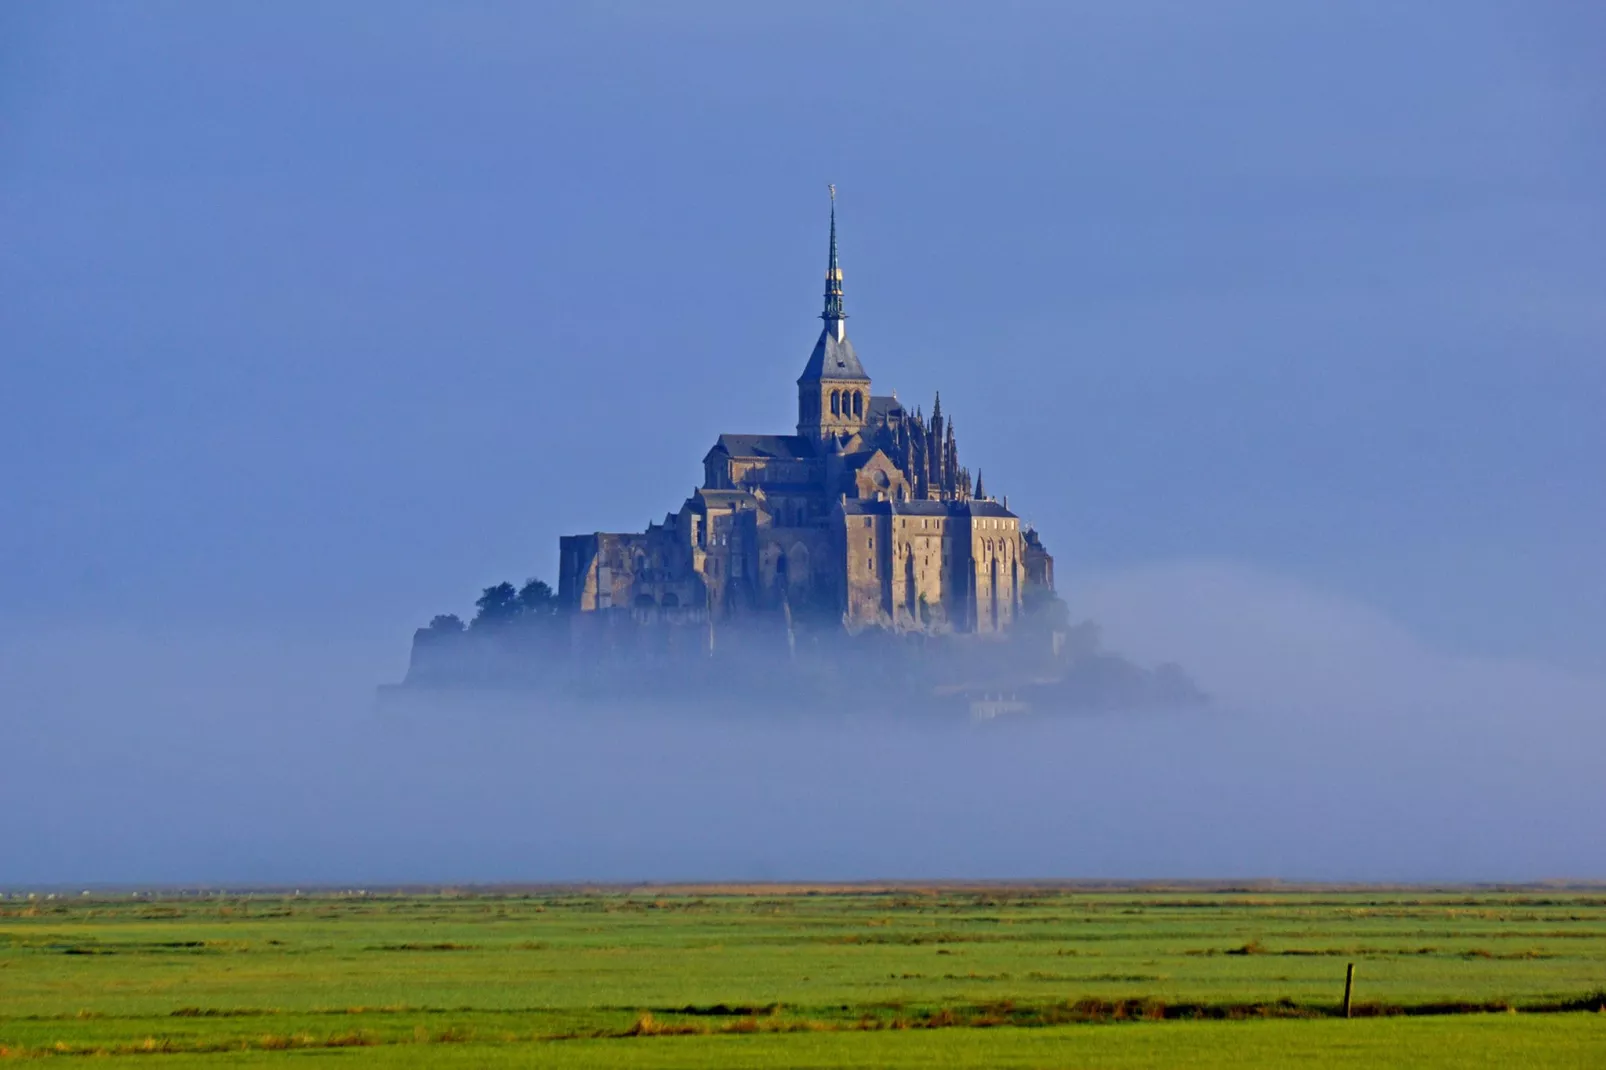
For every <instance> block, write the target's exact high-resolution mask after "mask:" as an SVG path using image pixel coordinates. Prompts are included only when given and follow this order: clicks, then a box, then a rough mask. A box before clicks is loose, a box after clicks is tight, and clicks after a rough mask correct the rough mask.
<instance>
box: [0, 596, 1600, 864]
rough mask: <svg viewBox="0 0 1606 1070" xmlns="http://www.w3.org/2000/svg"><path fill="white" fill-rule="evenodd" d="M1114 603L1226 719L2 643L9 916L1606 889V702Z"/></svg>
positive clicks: (2, 814)
mask: <svg viewBox="0 0 1606 1070" xmlns="http://www.w3.org/2000/svg"><path fill="white" fill-rule="evenodd" d="M1086 590H1087V599H1088V601H1089V603H1090V607H1089V609H1090V612H1092V614H1093V615H1094V616H1096V617H1099V618H1100V619H1101V620H1102V621H1103V622H1104V623H1105V625H1106V627H1107V629H1108V631H1109V634H1110V635H1111V638H1112V641H1113V642H1114V643H1115V644H1117V645H1119V646H1120V648H1122V649H1130V650H1132V651H1133V652H1134V653H1137V654H1139V655H1141V656H1144V657H1151V656H1152V657H1156V658H1160V657H1166V658H1169V657H1175V658H1176V659H1177V660H1180V661H1182V662H1183V663H1184V664H1185V665H1186V666H1187V667H1188V669H1189V670H1190V671H1192V672H1193V673H1194V674H1195V675H1196V676H1197V678H1198V679H1199V682H1200V683H1201V684H1202V685H1203V686H1204V687H1205V688H1206V690H1208V691H1210V692H1211V693H1212V694H1214V695H1215V696H1216V699H1217V701H1216V703H1215V704H1214V706H1212V707H1211V708H1209V709H1206V710H1203V711H1200V710H1192V711H1186V712H1178V713H1152V714H1082V715H1072V716H1051V715H1045V714H1033V715H1030V716H1026V717H1023V718H1020V719H1016V720H1001V721H997V722H992V723H986V724H971V723H967V722H964V721H960V720H953V719H947V720H940V721H933V722H931V723H929V724H925V723H920V722H913V721H911V720H910V719H908V718H907V717H903V718H898V719H896V720H889V719H886V718H884V717H882V716H879V715H878V714H877V713H876V711H875V710H873V709H859V708H856V707H855V706H854V705H853V702H852V698H851V696H848V695H845V696H844V700H843V706H842V707H841V708H838V709H836V710H833V711H830V712H829V713H826V714H823V715H822V716H821V717H820V718H818V719H817V720H814V719H801V718H797V717H777V716H773V715H771V714H770V713H769V712H767V711H768V704H767V703H766V702H765V701H764V696H762V695H754V696H749V695H746V694H734V695H732V696H731V701H730V703H728V704H727V705H725V706H723V707H721V708H717V709H710V710H708V711H706V712H701V713H697V714H691V715H676V716H674V717H666V716H653V715H651V714H646V715H643V714H642V713H640V712H639V711H636V712H630V713H626V712H623V711H619V710H613V709H564V710H545V711H537V710H530V709H528V708H525V707H523V706H521V705H520V704H519V703H517V702H514V701H491V700H483V701H469V700H444V701H443V702H441V703H440V704H438V705H435V706H429V707H425V706H409V707H407V708H403V709H390V710H383V711H382V710H380V709H378V708H376V704H375V703H374V700H373V692H372V685H373V684H374V683H376V682H379V681H382V680H385V679H394V678H395V676H396V664H397V660H398V653H397V651H396V650H395V649H392V648H391V647H390V645H389V644H388V643H384V644H381V643H378V642H375V643H373V644H369V645H363V646H358V645H355V644H347V645H341V644H338V643H333V644H331V643H314V642H297V641H286V640H261V639H256V638H252V637H244V636H242V637H229V638H227V639H222V640H218V639H202V638H197V637H195V636H188V635H182V634H170V635H158V636H151V635H146V636H132V635H130V634H128V633H123V632H106V631H100V632H97V631H90V630H84V629H57V630H49V631H45V632H39V631H29V632H22V631H19V630H16V629H8V630H7V631H6V632H5V633H4V634H3V637H0V638H3V646H0V700H3V703H0V710H3V713H0V717H3V719H4V720H3V724H0V728H3V733H4V734H3V740H4V743H3V747H4V761H3V764H0V770H3V774H0V826H3V827H0V841H3V843H4V851H3V852H0V887H11V888H18V887H21V886H26V885H29V884H42V883H105V882H152V883H157V882H160V883H170V882H212V883H296V882H305V883H364V882H373V883H380V882H450V881H502V880H508V881H513V880H567V879H606V880H635V879H651V880H680V879H722V878H732V879H852V878H877V877H899V878H912V879H917V878H944V877H950V878H966V877H973V878H984V877H986V878H1007V877H1087V878H1120V877H1157V878H1158V877H1176V878H1183V877H1234V876H1237V877H1251V876H1276V877H1286V878H1310V879H1333V880H1525V879H1538V878H1548V877H1573V878H1599V877H1606V821H1602V820H1601V818H1600V815H1601V814H1602V813H1606V777H1602V775H1601V774H1600V772H1599V768H1598V767H1599V756H1600V754H1601V753H1603V744H1606V684H1603V682H1602V681H1600V680H1598V679H1595V678H1592V677H1587V676H1577V675H1569V674H1566V673H1562V672H1559V671H1555V670H1551V669H1548V668H1545V667H1543V666H1537V665H1531V664H1504V663H1492V662H1483V661H1466V660H1463V659H1456V658H1452V657H1448V656H1445V655H1441V654H1438V653H1435V652H1432V651H1429V650H1425V649H1423V648H1422V647H1421V646H1420V644H1417V643H1416V642H1415V641H1413V640H1411V638H1410V637H1409V636H1406V635H1404V634H1403V633H1401V632H1400V631H1399V629H1397V628H1395V627H1394V626H1393V625H1392V624H1390V623H1389V622H1387V621H1386V620H1383V619H1382V618H1380V617H1377V616H1376V615H1375V614H1372V613H1370V612H1369V611H1367V610H1365V609H1364V607H1355V606H1350V605H1347V604H1345V603H1343V602H1342V601H1340V600H1335V599H1329V598H1324V597H1322V596H1319V595H1316V594H1312V593H1310V592H1306V591H1302V590H1300V589H1298V588H1296V587H1293V586H1290V585H1287V584H1284V583H1280V582H1277V581H1272V580H1268V579H1266V578H1265V577H1261V576H1257V575H1254V574H1252V573H1248V572H1244V571H1241V570H1233V569H1219V568H1203V567H1186V568H1182V567H1179V568H1175V569H1170V570H1160V571H1158V572H1145V573H1140V574H1130V575H1126V576H1114V577H1104V578H1099V579H1096V580H1093V579H1090V581H1089V583H1088V585H1087V588H1086ZM1211 605H1214V606H1215V607H1216V608H1215V609H1210V608H1209V607H1210V606H1211ZM1227 609H1230V610H1231V611H1232V612H1230V613H1227V612H1224V611H1225V610H1227ZM1257 644H1258V648H1257Z"/></svg>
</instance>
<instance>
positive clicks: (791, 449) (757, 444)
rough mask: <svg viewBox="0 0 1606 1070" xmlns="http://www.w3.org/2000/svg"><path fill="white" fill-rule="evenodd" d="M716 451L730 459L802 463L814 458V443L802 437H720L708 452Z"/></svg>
mask: <svg viewBox="0 0 1606 1070" xmlns="http://www.w3.org/2000/svg"><path fill="white" fill-rule="evenodd" d="M715 451H722V452H724V453H725V454H726V455H727V456H730V457H766V458H772V459H776V460H782V461H800V460H807V459H808V458H811V457H813V456H814V443H813V442H811V441H810V440H809V439H806V438H804V437H803V436H802V435H720V436H719V441H718V442H716V443H714V448H713V449H712V450H709V451H708V452H710V453H713V452H715Z"/></svg>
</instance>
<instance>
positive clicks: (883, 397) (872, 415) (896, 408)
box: [865, 394, 903, 423]
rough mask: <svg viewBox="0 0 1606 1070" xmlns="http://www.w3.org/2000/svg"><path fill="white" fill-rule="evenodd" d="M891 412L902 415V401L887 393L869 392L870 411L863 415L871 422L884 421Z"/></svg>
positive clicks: (889, 416)
mask: <svg viewBox="0 0 1606 1070" xmlns="http://www.w3.org/2000/svg"><path fill="white" fill-rule="evenodd" d="M893 414H897V415H899V416H902V415H903V403H902V402H900V401H899V400H898V399H897V398H895V397H892V396H891V395H889V394H871V395H870V411H869V412H868V413H866V414H865V415H866V416H867V417H868V418H869V421H870V422H871V423H876V422H880V423H886V422H887V421H888V420H889V419H890V418H891V417H892V416H893Z"/></svg>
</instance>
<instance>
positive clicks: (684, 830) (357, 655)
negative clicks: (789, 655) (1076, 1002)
mask: <svg viewBox="0 0 1606 1070" xmlns="http://www.w3.org/2000/svg"><path fill="white" fill-rule="evenodd" d="M1603 39H1606V18H1603V16H1602V15H1601V14H1600V13H1598V12H1596V11H1594V10H1586V9H1585V8H1584V7H1582V6H1579V5H1568V4H1545V3H1540V4H1517V3H1514V2H1504V0H1478V2H1470V3H1462V4H1455V5H1436V4H1425V5H1420V6H1415V7H1410V8H1405V9H1401V8H1400V7H1399V6H1398V5H1388V4H1381V3H1370V2H1366V3H1356V4H1350V5H1344V6H1342V7H1320V6H1316V5H1303V6H1289V5H1283V4H1274V3H1270V2H1250V0H1242V2H1237V0H1235V2H1229V3H1222V4H1216V5H1211V6H1210V8H1209V9H1208V10H1206V9H1204V8H1200V7H1197V6H1195V5H1188V4H1183V3H1173V2H1165V0H1152V2H1136V3H1121V4H1115V3H1109V2H1088V3H1077V4H1064V5H1062V4H1046V3H1044V4H1038V3H1020V4H1007V5H994V6H993V7H991V8H989V9H988V10H987V11H986V13H985V15H982V14H980V13H978V10H977V9H972V8H968V7H960V6H957V5H947V4H923V5H918V6H915V5H904V4H892V3H888V4H884V5H856V6H848V5H832V4H825V5H823V6H822V5H811V6H810V7H809V8H807V9H795V10H791V11H786V12H781V11H778V10H772V9H762V10H761V9H754V8H752V7H750V6H747V5H736V4H726V3H700V4H694V5H689V6H686V7H684V8H681V9H678V10H677V13H676V14H675V15H674V16H670V15H668V14H667V13H665V12H664V11H663V10H661V9H660V8H658V7H655V6H652V5H646V4H632V3H619V4H610V5H602V6H582V7H578V8H557V7H544V6H539V5H536V6H528V7H525V6H515V5H506V6H499V5H494V4H492V5H483V6H472V7H470V6H461V5H457V6H450V7H448V6H441V5H429V4H422V3H401V4H394V5H387V6H386V7H385V8H383V9H380V8H377V7H361V6H358V7H351V8H346V9H342V10H341V11H339V12H332V11H329V10H325V9H322V8H319V7H318V6H315V5H310V4H284V5H275V6H273V7H272V8H264V7H258V6H253V5H246V4H215V5H207V6H205V7H196V6H195V5H185V4H179V3H164V2H153V3H148V4H142V5H139V6H137V7H134V6H129V7H118V6H113V5H95V4H86V3H76V2H63V3H57V4H52V5H48V6H24V5H12V6H11V7H8V8H5V9H3V10H0V119H3V120H4V121H3V122H0V230H3V232H4V233H5V234H6V241H5V243H4V245H3V247H0V357H3V358H4V359H3V360H0V365H3V367H4V371H5V373H6V375H5V389H4V391H3V392H0V406H3V415H4V418H3V419H0V458H3V459H0V501H3V502H4V503H6V508H5V510H4V513H3V514H0V515H3V522H0V757H3V758H4V764H3V765H0V813H3V814H4V815H5V816H4V817H3V818H0V841H3V842H4V843H5V845H6V847H7V850H6V851H5V852H0V887H18V886H24V885H36V884H52V885H67V884H73V883H86V884H92V885H93V884H107V883H157V884H171V883H184V882H190V883H195V882H208V883H220V882H221V883H228V882H233V883H276V884H284V883H288V884H293V883H295V882H298V881H305V882H307V883H354V884H360V883H365V882H366V883H375V882H389V883H415V882H424V883H439V882H457V881H462V882H469V881H498V880H506V881H534V880H588V879H596V880H603V879H607V880H636V879H652V880H686V879H698V878H706V879H732V880H748V879H800V880H811V879H813V880H828V879H872V878H892V879H937V878H966V877H995V878H1009V877H1020V878H1026V877H1045V878H1047V877H1066V878H1074V877H1089V878H1099V877H1113V878H1134V879H1136V878H1156V879H1163V878H1188V877H1205V878H1218V877H1219V878H1234V877H1238V878H1247V877H1252V876H1258V877H1283V878H1288V879H1323V880H1426V881H1439V880H1442V881H1482V880H1490V881H1517V880H1535V879H1544V878H1579V879H1600V878H1606V822H1603V821H1601V820H1600V818H1599V815H1600V814H1602V813H1606V778H1602V777H1601V776H1600V775H1599V774H1598V772H1597V771H1596V769H1595V768H1594V766H1595V764H1597V762H1598V755H1599V754H1600V753H1601V752H1602V746H1601V745H1602V744H1603V743H1606V495H1603V494H1602V488H1601V484H1600V475H1599V469H1600V461H1599V458H1600V457H1602V456H1606V421H1603V420H1602V419H1601V418H1600V414H1599V409H1600V400H1601V398H1603V397H1606V362H1603V361H1602V354H1603V353H1606V315H1603V310H1606V304H1603V301H1602V298H1601V296H1600V295H1601V294H1602V293H1603V292H1606V198H1603V197H1602V195H1601V193H1600V190H1601V189H1602V188H1606V185H1603V183H1602V182H1601V176H1602V174H1603V173H1606V137H1603V134H1606V129H1603V127H1602V121H1601V116H1602V115H1606V108H1603V107H1602V105H1603V104H1606V75H1603V74H1602V73H1601V71H1600V69H1599V65H1598V63H1597V62H1596V61H1595V60H1596V57H1595V52H1596V51H1598V48H1596V47H1595V46H1594V45H1592V44H1591V42H1599V41H1601V40H1603ZM828 182H830V183H835V184H836V186H837V188H838V190H839V197H840V200H839V202H838V204H839V210H840V226H841V241H842V265H843V269H844V274H845V290H846V306H847V311H848V312H849V314H850V316H851V317H852V318H851V319H850V320H849V324H848V327H849V332H850V334H851V336H852V338H853V339H854V342H855V345H856V347H857V349H858V352H859V354H860V356H861V357H862V358H863V360H864V363H865V365H866V368H867V370H868V371H869V373H870V375H871V376H872V378H873V380H874V382H875V388H876V391H877V392H878V393H881V392H887V391H891V390H896V391H897V392H898V394H899V396H900V398H902V399H903V400H904V401H905V402H906V403H907V404H911V405H913V404H923V405H925V406H927V408H928V409H929V406H930V401H931V398H932V395H933V394H934V393H936V392H937V391H941V393H942V396H943V405H944V409H945V410H946V411H947V412H949V413H950V414H951V415H952V416H953V418H954V420H955V421H956V425H957V429H958V434H959V440H960V446H961V451H962V453H963V455H964V461H965V463H966V464H967V465H968V466H970V467H971V468H972V469H973V470H975V469H980V470H981V471H982V472H984V473H985V476H986V483H987V486H988V488H989V489H990V490H991V491H992V492H993V493H994V494H999V495H1002V494H1008V495H1009V496H1010V500H1011V504H1012V508H1014V509H1015V510H1016V511H1017V512H1019V513H1020V514H1021V515H1022V516H1023V517H1024V518H1025V519H1026V520H1028V521H1030V522H1032V523H1034V524H1035V525H1036V526H1037V527H1038V529H1039V530H1040V531H1041V532H1042V535H1043V538H1044V541H1045V542H1046V544H1047V546H1048V548H1049V549H1050V551H1051V552H1053V553H1054V555H1055V557H1056V560H1057V566H1058V573H1059V579H1060V588H1061V591H1062V593H1063V595H1064V596H1065V598H1066V601H1067V602H1068V604H1069V605H1070V608H1071V613H1072V617H1073V619H1076V620H1081V619H1092V620H1094V621H1096V622H1097V623H1099V625H1100V626H1101V628H1102V629H1103V632H1104V635H1105V638H1106V640H1107V645H1108V646H1109V647H1110V648H1112V649H1114V650H1116V651H1118V652H1121V653H1123V654H1127V655H1130V656H1132V657H1133V658H1134V659H1136V660H1138V661H1140V662H1142V663H1145V664H1153V663H1155V662H1159V661H1177V662H1180V663H1181V664H1182V665H1183V666H1184V667H1185V668H1186V669H1187V670H1188V671H1189V672H1190V673H1191V674H1192V675H1193V676H1194V677H1195V678H1196V679H1197V680H1198V682H1199V683H1200V684H1201V686H1202V687H1203V688H1204V689H1205V690H1206V691H1208V692H1210V693H1211V694H1212V695H1213V696H1214V698H1215V701H1214V702H1213V704H1212V705H1211V707H1210V708H1209V709H1208V710H1206V711H1203V712H1200V713H1189V714H1175V715H1161V714H1146V715H1141V716H1131V717H1115V716H1110V715H1099V716H1089V717H1080V718H1064V717H1062V718H1044V717H1033V718H1028V719H1026V720H1024V721H1022V722H1020V723H1010V724H999V725H991V726H968V725H933V726H932V728H931V729H930V731H929V732H914V733H911V732H909V731H908V730H907V728H906V726H898V727H893V726H889V725H887V724H884V723H880V722H877V721H876V720H875V719H874V718H869V717H867V718H864V719H860V720H849V721H845V722H844V721H833V722H831V723H828V724H827V723H822V724H821V725H819V726H816V727H814V728H813V729H810V730H804V729H802V728H800V727H798V726H797V725H791V724H788V725H775V724H769V723H765V722H764V721H762V720H761V719H757V718H755V720H754V721H752V722H751V723H745V724H744V723H733V722H732V721H730V720H729V719H728V718H710V719H705V720H701V721H698V722H696V723H677V724H673V725H671V724H666V723H661V722H660V723H652V722H645V723H636V722H632V726H631V729H630V731H629V732H626V733H622V732H621V731H620V730H619V727H618V723H617V721H616V720H610V717H611V713H610V711H601V712H602V714H603V715H604V716H601V717H588V716H584V715H577V716H574V717H570V718H566V719H565V718H557V719H554V718H546V719H531V720H519V719H514V718H507V717H503V716H498V715H493V714H488V713H486V712H484V711H477V712H475V711H468V710H460V711H455V712H449V713H448V714H445V715H443V716H442V717H441V718H439V719H436V720H428V719H422V718H420V717H418V716H412V715H410V716H406V717H395V718H388V719H387V718H383V717H380V716H379V715H378V714H377V713H376V712H375V710H374V707H373V688H374V687H375V686H376V685H378V684H381V683H387V682H394V681H396V680H399V679H400V678H401V675H402V673H403V671H404V670H405V665H406V657H407V643H408V640H409V638H410V636H411V633H412V630H413V629H414V628H415V627H417V626H419V625H422V624H424V623H426V622H427V621H428V620H429V618H430V617H431V616H432V615H433V614H435V613H442V612H455V613H458V614H463V615H465V616H466V615H467V614H468V613H469V612H470V611H471V607H472V603H473V599H474V597H475V596H476V594H477V593H478V591H479V589H480V588H482V587H484V586H486V585H488V584H491V583H494V582H497V581H500V580H511V581H514V582H519V581H522V580H523V579H525V578H526V577H532V576H534V577H541V578H544V579H546V580H548V581H549V582H554V583H555V581H556V575H555V566H556V559H557V539H558V537H559V536H560V535H562V534H569V533H575V532H586V531H595V530H626V531H628V530H639V529H640V528H641V527H643V526H644V525H645V524H646V523H647V522H648V521H650V520H656V519H661V518H662V517H663V515H664V514H665V513H666V512H668V511H670V510H672V509H675V508H677V507H678V505H679V503H680V502H681V501H682V500H683V499H684V497H685V496H686V494H687V493H688V492H689V490H690V489H691V487H692V486H693V485H694V484H695V483H696V482H697V481H698V480H699V479H700V474H701V473H700V463H699V462H700V459H701V457H702V456H703V454H704V452H705V451H706V449H707V448H708V446H709V444H710V443H711V442H712V441H713V440H714V439H715V437H716V436H717V435H719V434H720V433H721V432H766V431H773V432H786V431H788V430H789V429H790V428H791V425H792V423H793V420H794V416H793V413H792V406H793V404H794V401H795V394H794V388H793V386H792V381H793V379H794V378H795V377H796V375H797V374H798V371H799V370H800V369H801V367H802V365H803V362H804V360H805V359H806V357H807V355H808V351H809V347H810V346H811V345H812V344H813V340H814V337H815V335H816V333H817V332H818V321H817V320H816V319H814V317H815V315H816V314H817V310H818V300H819V298H818V293H819V289H820V278H821V272H822V270H823V267H824V256H825V225H826V218H825V213H826V207H827V202H826V193H825V190H826V184H827V183H828ZM1592 458H1593V459H1592Z"/></svg>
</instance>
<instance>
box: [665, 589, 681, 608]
mask: <svg viewBox="0 0 1606 1070" xmlns="http://www.w3.org/2000/svg"><path fill="white" fill-rule="evenodd" d="M664 608H665V609H679V608H680V595H678V594H676V593H675V592H674V591H670V592H668V593H667V594H665V595H664Z"/></svg>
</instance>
